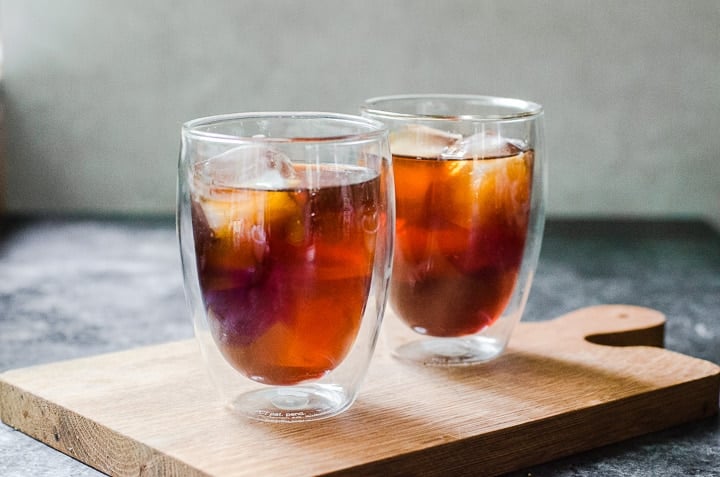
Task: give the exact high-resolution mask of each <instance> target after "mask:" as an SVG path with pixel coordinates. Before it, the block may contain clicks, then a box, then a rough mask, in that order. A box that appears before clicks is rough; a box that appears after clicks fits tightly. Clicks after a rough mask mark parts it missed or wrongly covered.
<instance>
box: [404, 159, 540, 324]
mask: <svg viewBox="0 0 720 477" xmlns="http://www.w3.org/2000/svg"><path fill="white" fill-rule="evenodd" d="M532 164H533V153H532V151H525V152H521V153H519V154H517V155H513V156H510V157H503V158H495V159H482V160H478V159H475V160H473V159H464V160H434V159H419V158H415V157H412V158H410V157H403V156H397V155H395V156H393V170H394V174H395V194H396V204H397V224H396V237H395V238H396V241H395V258H394V262H393V275H392V279H391V285H390V303H391V306H392V307H393V309H394V310H395V312H396V313H397V314H398V315H399V316H400V317H401V319H402V320H404V321H405V322H406V323H407V324H408V325H409V326H410V327H412V328H413V329H414V330H415V331H417V332H419V333H422V334H427V335H431V336H444V337H454V336H463V335H468V334H472V333H476V332H478V331H480V330H482V329H483V328H485V327H486V326H488V325H490V324H492V323H493V322H495V321H496V320H497V319H498V318H499V317H500V315H501V314H502V312H503V310H504V309H505V307H506V305H507V303H508V301H509V299H510V296H511V294H512V291H513V288H514V286H515V282H516V281H517V277H518V272H519V270H520V264H521V261H522V255H523V249H524V246H525V238H526V233H527V228H528V217H529V210H530V191H531V177H532Z"/></svg>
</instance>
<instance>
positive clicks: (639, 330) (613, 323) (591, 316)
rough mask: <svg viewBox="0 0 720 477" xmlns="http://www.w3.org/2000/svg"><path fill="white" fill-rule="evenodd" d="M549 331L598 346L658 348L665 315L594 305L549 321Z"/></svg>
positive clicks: (629, 308) (626, 307)
mask: <svg viewBox="0 0 720 477" xmlns="http://www.w3.org/2000/svg"><path fill="white" fill-rule="evenodd" d="M552 327H553V328H554V329H555V330H557V331H558V332H562V334H563V335H565V336H567V337H569V338H570V337H578V338H581V339H583V340H585V341H589V342H590V343H594V344H599V345H605V346H657V347H661V348H662V347H663V344H664V337H665V315H663V314H662V313H660V312H659V311H657V310H653V309H650V308H645V307H641V306H633V305H598V306H591V307H587V308H581V309H579V310H576V311H573V312H570V313H568V314H566V315H562V316H560V317H558V318H556V319H554V320H552ZM568 335H569V336H568Z"/></svg>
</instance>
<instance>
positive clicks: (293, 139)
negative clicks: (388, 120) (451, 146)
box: [181, 111, 389, 144]
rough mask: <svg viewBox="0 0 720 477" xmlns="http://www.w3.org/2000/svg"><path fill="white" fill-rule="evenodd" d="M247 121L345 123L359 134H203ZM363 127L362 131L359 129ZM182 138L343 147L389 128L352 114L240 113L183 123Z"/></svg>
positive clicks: (368, 139)
mask: <svg viewBox="0 0 720 477" xmlns="http://www.w3.org/2000/svg"><path fill="white" fill-rule="evenodd" d="M246 119H259V120H271V119H291V120H301V119H326V120H330V121H331V122H337V123H345V124H349V125H353V124H354V125H357V126H358V132H356V133H350V134H334V135H330V134H328V135H323V134H318V135H310V136H302V137H301V136H291V135H287V137H285V136H259V135H255V136H243V135H240V134H224V133H217V132H210V131H207V130H203V129H202V128H207V127H208V126H212V125H215V124H222V123H229V122H232V121H238V120H246ZM361 126H362V127H363V129H362V130H361V128H360V127H361ZM181 129H182V134H183V136H189V137H193V138H195V139H200V140H205V141H212V142H223V143H243V144H247V143H258V144H261V143H265V144H267V143H308V144H311V143H338V142H341V143H345V142H358V141H360V142H362V141H371V140H375V139H376V138H380V137H382V136H386V135H387V134H388V132H389V130H388V127H387V126H386V125H385V124H384V123H382V122H381V121H378V120H376V119H373V118H367V117H362V116H357V115H353V114H343V113H330V112H322V111H262V112H243V113H228V114H217V115H212V116H204V117H200V118H196V119H192V120H190V121H186V122H185V123H183V125H182V128H181Z"/></svg>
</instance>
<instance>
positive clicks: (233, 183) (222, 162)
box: [197, 144, 298, 190]
mask: <svg viewBox="0 0 720 477" xmlns="http://www.w3.org/2000/svg"><path fill="white" fill-rule="evenodd" d="M197 172H198V175H199V176H200V177H199V178H200V179H201V180H202V181H203V182H205V183H206V184H208V185H212V186H215V187H230V188H236V187H248V188H253V189H275V190H277V189H283V188H287V187H289V186H292V185H294V184H295V183H296V182H297V180H298V177H297V174H296V173H295V168H294V167H293V164H292V161H290V158H288V157H287V156H286V155H285V154H283V153H282V152H280V151H278V150H276V149H273V148H271V147H267V146H266V145H263V144H247V145H242V146H238V147H235V148H233V149H229V150H227V151H225V152H223V153H222V154H218V155H217V156H214V157H211V158H210V159H208V160H207V161H205V162H203V163H201V164H200V165H199V170H198V171H197Z"/></svg>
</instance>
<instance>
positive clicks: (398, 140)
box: [390, 124, 462, 158]
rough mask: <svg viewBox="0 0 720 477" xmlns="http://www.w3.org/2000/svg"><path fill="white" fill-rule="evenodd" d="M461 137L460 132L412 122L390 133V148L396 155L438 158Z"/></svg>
mask: <svg viewBox="0 0 720 477" xmlns="http://www.w3.org/2000/svg"><path fill="white" fill-rule="evenodd" d="M460 139H462V136H461V135H460V134H453V133H449V132H447V131H442V130H440V129H435V128H431V127H428V126H422V125H419V124H412V125H409V126H407V127H405V128H403V129H398V130H396V131H393V132H392V133H391V134H390V149H392V153H393V154H394V155H396V156H405V157H425V158H436V157H438V156H440V154H441V153H442V152H443V151H444V150H446V149H447V148H448V146H450V145H452V144H454V143H456V142H457V141H458V140H460Z"/></svg>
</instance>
